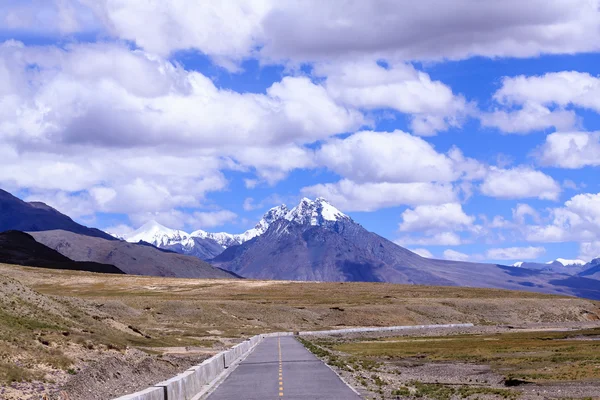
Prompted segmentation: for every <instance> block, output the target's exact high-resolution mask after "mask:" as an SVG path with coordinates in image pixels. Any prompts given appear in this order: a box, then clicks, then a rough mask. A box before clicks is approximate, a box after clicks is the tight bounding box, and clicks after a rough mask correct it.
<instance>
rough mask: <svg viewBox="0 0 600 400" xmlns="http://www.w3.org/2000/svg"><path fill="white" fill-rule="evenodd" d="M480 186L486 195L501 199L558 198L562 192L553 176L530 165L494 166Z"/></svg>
mask: <svg viewBox="0 0 600 400" xmlns="http://www.w3.org/2000/svg"><path fill="white" fill-rule="evenodd" d="M480 188H481V193H483V194H484V195H486V196H490V197H496V198H500V199H523V198H532V197H537V198H539V199H543V200H557V199H558V196H559V194H560V192H561V188H560V185H559V184H558V183H557V182H556V181H555V180H554V179H552V177H550V176H548V175H546V174H544V173H543V172H540V171H536V170H533V169H531V168H528V167H515V168H511V169H502V168H496V167H492V168H490V170H489V173H488V175H487V176H486V177H485V179H484V181H483V183H482V184H481V187H480Z"/></svg>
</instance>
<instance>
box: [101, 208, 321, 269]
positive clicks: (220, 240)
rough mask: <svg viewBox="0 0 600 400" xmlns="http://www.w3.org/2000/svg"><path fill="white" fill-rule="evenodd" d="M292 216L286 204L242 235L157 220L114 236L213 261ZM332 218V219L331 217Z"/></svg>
mask: <svg viewBox="0 0 600 400" xmlns="http://www.w3.org/2000/svg"><path fill="white" fill-rule="evenodd" d="M307 200H308V199H307ZM311 203H314V202H311ZM322 203H323V201H320V202H319V204H322ZM319 207H321V208H323V207H325V208H327V206H323V205H321V206H319ZM313 208H315V207H313ZM311 210H312V208H311ZM289 213H290V210H289V209H288V208H287V206H286V205H285V204H283V205H281V206H277V207H273V208H271V209H270V210H269V211H267V212H266V213H265V215H263V217H262V219H261V220H260V221H259V222H258V223H257V224H256V225H255V226H254V228H252V229H249V230H247V231H246V232H243V233H239V234H231V233H227V232H206V231H204V230H201V229H200V230H197V231H194V232H192V233H187V232H184V231H182V230H179V229H171V228H168V227H166V226H164V225H161V224H160V223H158V222H156V221H149V222H147V223H145V224H144V225H142V226H141V227H140V228H138V229H136V230H135V231H133V232H131V233H129V234H127V235H121V236H117V235H113V236H115V237H117V238H119V239H122V240H126V241H128V242H131V243H138V242H140V241H142V242H146V243H150V244H152V245H154V246H156V247H158V248H161V249H166V250H172V251H175V252H177V253H182V254H188V255H194V256H197V257H200V258H202V259H210V258H212V257H215V256H216V255H218V254H220V253H221V252H222V251H223V250H224V249H226V248H228V247H230V246H234V245H238V244H242V243H244V242H246V241H248V240H250V239H252V238H255V237H257V236H259V235H262V234H263V233H264V232H265V231H266V230H267V229H268V228H269V225H270V224H271V223H273V221H276V220H278V219H280V218H284V217H286V216H287V215H288V214H289ZM296 214H297V213H296ZM296 214H293V215H291V216H290V218H294V217H298V216H297V215H296ZM328 217H330V216H329V214H328Z"/></svg>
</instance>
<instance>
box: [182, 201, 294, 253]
mask: <svg viewBox="0 0 600 400" xmlns="http://www.w3.org/2000/svg"><path fill="white" fill-rule="evenodd" d="M288 211H289V210H288V208H287V206H286V205H285V204H282V205H280V206H277V207H273V208H271V209H270V210H269V211H267V212H266V213H265V215H263V217H262V219H261V220H260V221H258V223H257V224H256V225H255V226H254V228H252V229H249V230H247V231H246V232H244V233H238V234H231V233H226V232H218V233H211V232H206V231H203V230H201V229H200V230H197V231H194V232H192V233H191V234H190V236H191V237H197V238H201V239H212V240H214V241H215V242H217V243H219V244H220V245H221V246H223V247H224V248H227V247H230V246H234V245H237V244H242V243H244V242H246V241H248V240H250V239H252V238H255V237H257V236H259V235H262V234H263V233H265V231H266V230H267V228H268V227H269V225H270V224H271V223H273V221H276V220H278V219H279V218H282V217H283V216H285V215H286V213H287V212H288Z"/></svg>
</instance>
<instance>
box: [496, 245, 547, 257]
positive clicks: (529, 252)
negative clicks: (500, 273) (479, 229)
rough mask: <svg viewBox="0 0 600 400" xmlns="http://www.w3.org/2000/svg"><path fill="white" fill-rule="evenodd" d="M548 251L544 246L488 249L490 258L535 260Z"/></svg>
mask: <svg viewBox="0 0 600 400" xmlns="http://www.w3.org/2000/svg"><path fill="white" fill-rule="evenodd" d="M544 253H546V249H545V248H543V247H533V246H528V247H505V248H494V249H488V250H487V251H486V253H485V254H486V257H487V258H488V259H490V260H533V259H536V258H538V257H540V256H541V255H543V254H544Z"/></svg>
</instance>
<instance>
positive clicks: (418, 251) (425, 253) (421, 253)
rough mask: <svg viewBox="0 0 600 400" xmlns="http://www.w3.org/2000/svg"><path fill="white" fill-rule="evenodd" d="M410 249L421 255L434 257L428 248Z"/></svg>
mask: <svg viewBox="0 0 600 400" xmlns="http://www.w3.org/2000/svg"><path fill="white" fill-rule="evenodd" d="M410 251H412V252H413V253H415V254H418V255H420V256H421V257H425V258H433V254H431V252H430V251H429V250H427V249H410Z"/></svg>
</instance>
